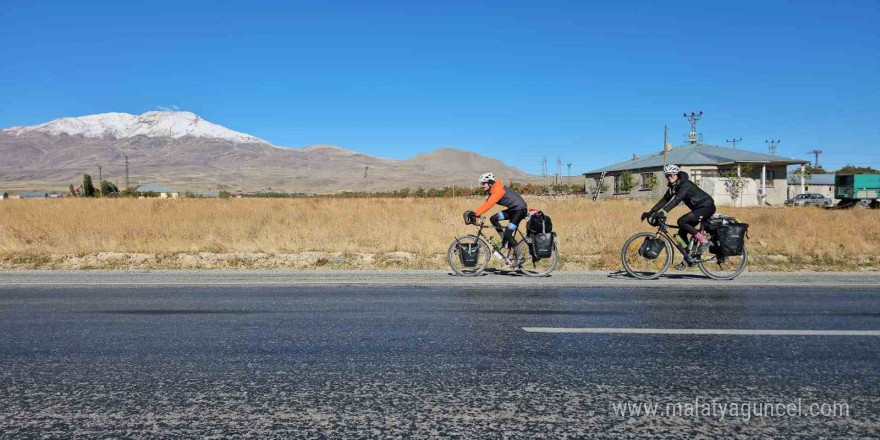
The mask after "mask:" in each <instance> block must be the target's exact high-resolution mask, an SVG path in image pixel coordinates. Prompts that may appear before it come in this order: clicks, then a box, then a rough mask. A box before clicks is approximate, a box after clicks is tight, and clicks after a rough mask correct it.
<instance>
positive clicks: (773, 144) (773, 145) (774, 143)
mask: <svg viewBox="0 0 880 440" xmlns="http://www.w3.org/2000/svg"><path fill="white" fill-rule="evenodd" d="M764 142H766V143H767V148H768V149H769V150H770V154H776V146H777V145H779V142H780V141H779V139H777V140H775V141H773V140H769V141H768V140H765V141H764Z"/></svg>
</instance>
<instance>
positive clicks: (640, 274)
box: [620, 232, 673, 280]
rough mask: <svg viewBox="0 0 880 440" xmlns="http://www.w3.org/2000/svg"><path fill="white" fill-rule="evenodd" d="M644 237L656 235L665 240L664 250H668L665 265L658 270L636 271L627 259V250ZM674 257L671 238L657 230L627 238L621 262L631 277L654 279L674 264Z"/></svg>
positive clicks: (621, 254) (621, 252)
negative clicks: (659, 233) (658, 232)
mask: <svg viewBox="0 0 880 440" xmlns="http://www.w3.org/2000/svg"><path fill="white" fill-rule="evenodd" d="M643 237H655V238H660V239H661V240H663V250H664V251H666V252H665V254H666V256H665V261H664V262H663V267H661V268H660V269H659V270H658V271H657V272H644V271H636V270H634V269H633V268H632V267H631V266H630V264H629V262H628V261H627V258H626V257H627V251H628V250H629V247H630V246H631V245H632V244H633V243H636V242H637V241H638V239H640V238H643ZM637 246H640V244H637ZM636 250H638V248H636ZM659 258H660V256H658V259H659ZM672 258H673V247H672V243H670V242H669V240H668V239H666V237H664V236H662V235H657V233H656V232H639V233H638V234H635V235H633V236H632V237H630V238H629V239H628V240H626V243H624V244H623V248H622V249H621V250H620V263H621V264H622V265H623V269H624V270H625V271H626V273H628V274H629V275H630V276H631V277H633V278H638V279H640V280H654V279H657V278H659V277H660V276H661V275H663V274H664V273H666V271H667V270H669V266H670V265H672Z"/></svg>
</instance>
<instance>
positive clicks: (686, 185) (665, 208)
mask: <svg viewBox="0 0 880 440" xmlns="http://www.w3.org/2000/svg"><path fill="white" fill-rule="evenodd" d="M663 174H664V175H665V176H666V182H667V183H668V185H669V191H666V194H665V195H664V196H663V198H662V199H661V200H660V201H659V202H657V204H656V205H654V207H653V208H651V210H650V211H648V212H646V213H644V214H642V220H644V219H646V218H649V217H650V218H654V217H655V216H656V215H657V214H658V213H661V212H662V213H664V214H665V213H666V212H669V211H670V210H672V208H675V207H676V206H678V204H679V203H681V202H684V204H685V205H686V206H687V207H688V208H690V210H691V212H689V213H687V214H685V215H683V216H681V218H679V219H678V227H679V230H678V235H679V236H680V237H681V238H682V240H683V241H684V242H685V243H687V242H688V234H691V235H693V236H694V238H696V239H697V241H698V242H699V243H700V248H699V251H698V252H697V253H698V254H702V253H703V251H704V250H705V249H706V248H707V247H708V242H707V240H706V237H704V236H703V234H700V233H699V232H697V228H696V227H695V226H697V225H698V224H699V223H700V219H708V218H709V217H712V214H715V201H714V200H712V196H710V195H709V194H707V193H706V192H705V191H703V190H701V189H700V188H699V187H698V186H697V185H695V184H694V182H691V181H690V179H689V178H688V175H687V173H685V172H684V171H681V170H680V169H679V168H678V166H676V165H666V166H665V167H663ZM685 259H686V260H688V259H689V258H688V257H687V255H685Z"/></svg>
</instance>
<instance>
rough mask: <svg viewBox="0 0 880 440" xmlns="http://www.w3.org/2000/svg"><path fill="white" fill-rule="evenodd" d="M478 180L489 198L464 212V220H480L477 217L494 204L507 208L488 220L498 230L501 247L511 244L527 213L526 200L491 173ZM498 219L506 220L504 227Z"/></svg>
mask: <svg viewBox="0 0 880 440" xmlns="http://www.w3.org/2000/svg"><path fill="white" fill-rule="evenodd" d="M479 182H480V185H483V189H484V190H486V192H487V193H488V194H489V198H488V199H486V201H485V202H483V204H482V205H480V206H479V207H478V208H477V209H476V210H475V211H467V212H465V216H464V217H465V221H466V222H468V219H469V218H470V219H471V220H470V222H471V223H473V222H480V220H479V217H480V216H481V215H483V214H485V213H486V211H488V210H490V209H492V207H493V206H495V205H496V204H498V205H501V206H503V207H505V208H507V209H505V210H504V211H501V212H499V213H497V214H495V215H493V216H492V217H489V221H490V222H492V226H494V227H495V230H496V231H498V235H500V236H501V247H508V246H512V245H513V242H514V240H513V234H514V233H515V232H516V230H517V228H519V224H520V222H521V221H522V220H523V219H524V218H526V214H528V207H527V206H526V201H525V200H523V198H522V196H521V195H519V193H517V192H516V191H514V190H512V189H510V188H507V187H506V186H504V184H503V183H502V182H501V180H500V179H496V178H495V175H494V174H492V173H486V174H483V175H481V176H480V179H479ZM500 220H507V227H506V228H503V229H502V228H501V224H500V223H499V221H500ZM502 231H503V232H502Z"/></svg>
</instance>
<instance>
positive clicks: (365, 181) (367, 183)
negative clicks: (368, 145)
mask: <svg viewBox="0 0 880 440" xmlns="http://www.w3.org/2000/svg"><path fill="white" fill-rule="evenodd" d="M369 169H370V167H369V166H364V188H366V187H368V186H370V178H369V176H368V174H367V171H369Z"/></svg>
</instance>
